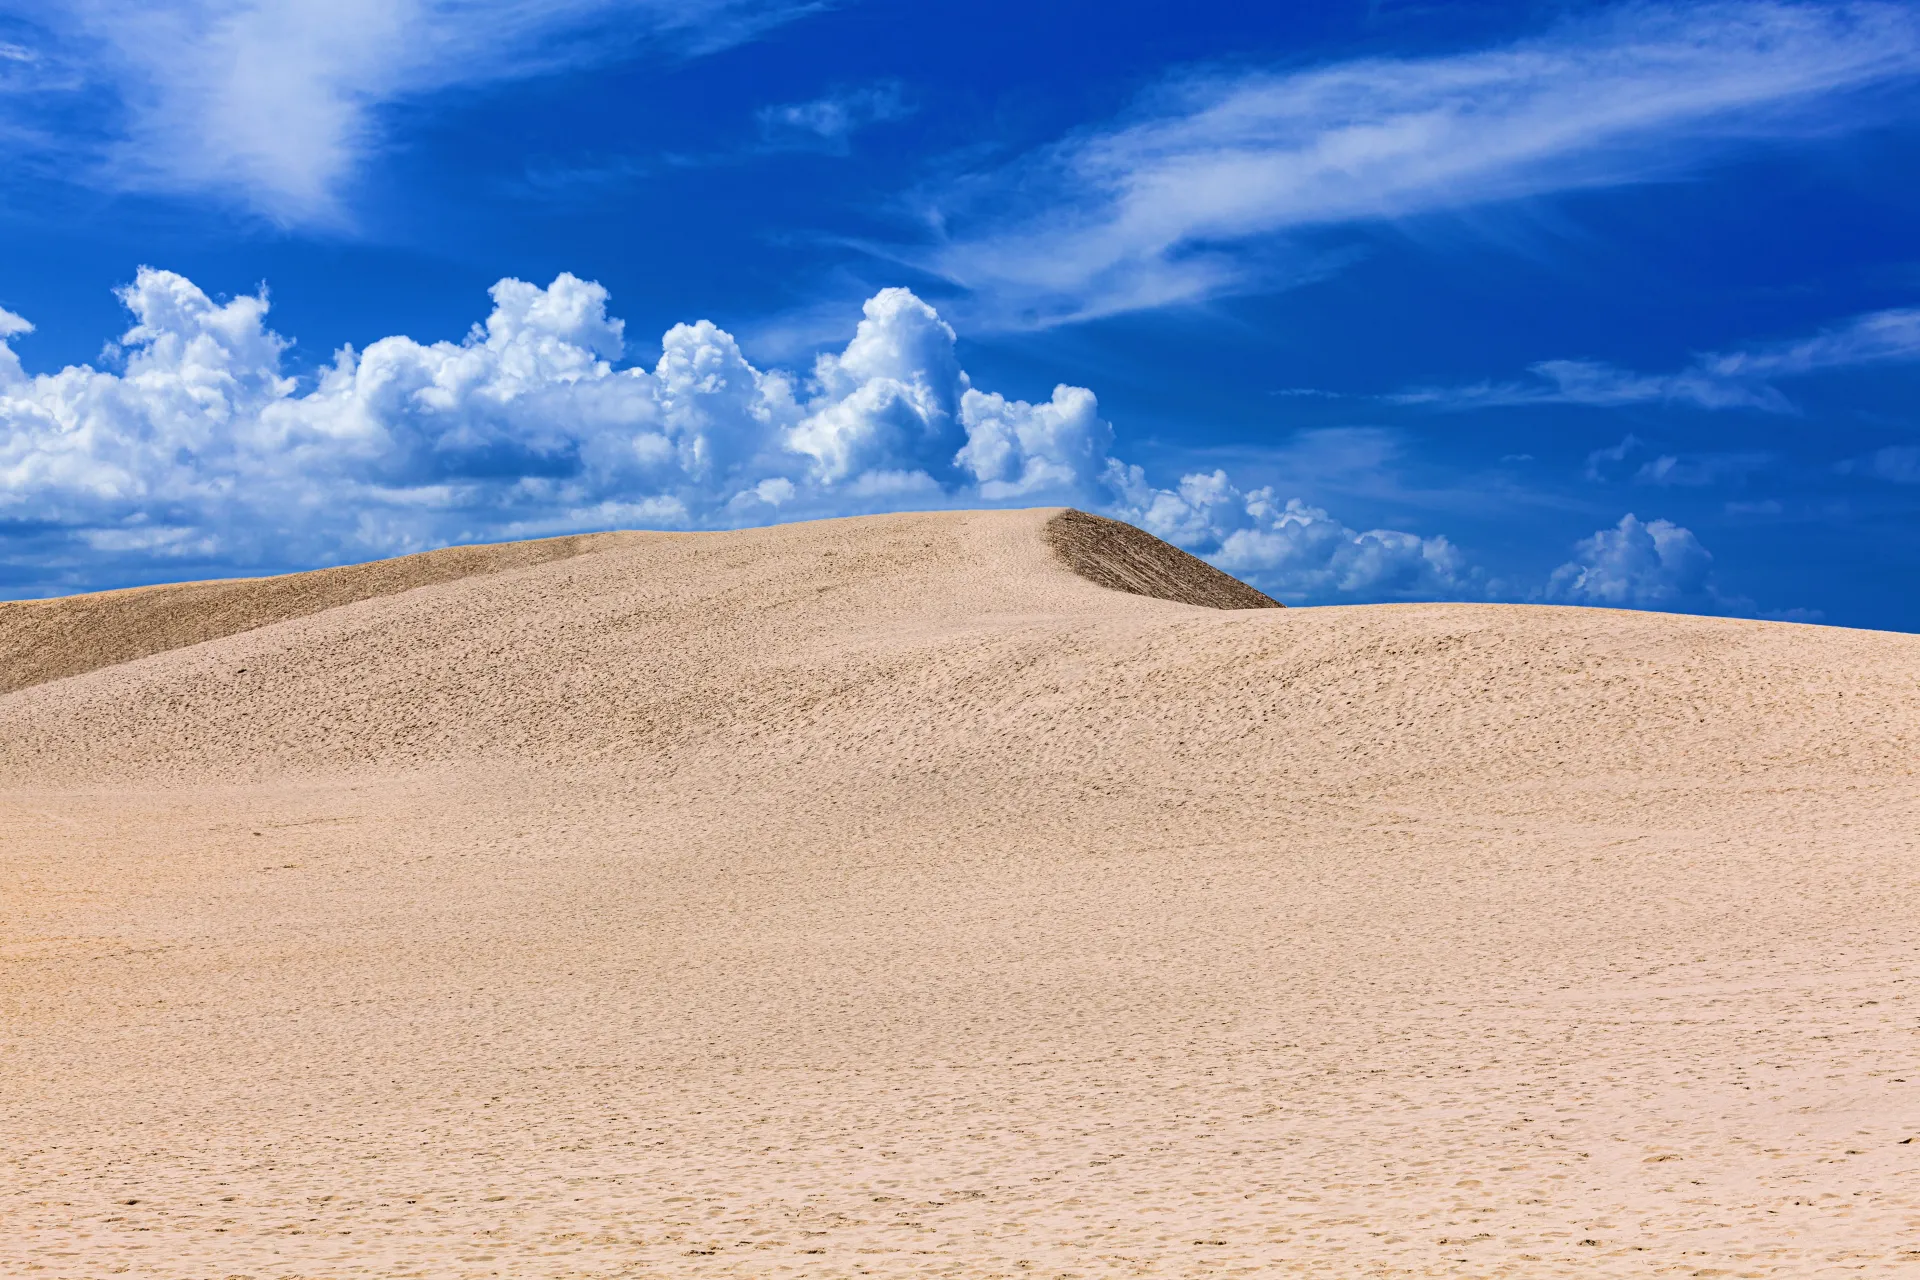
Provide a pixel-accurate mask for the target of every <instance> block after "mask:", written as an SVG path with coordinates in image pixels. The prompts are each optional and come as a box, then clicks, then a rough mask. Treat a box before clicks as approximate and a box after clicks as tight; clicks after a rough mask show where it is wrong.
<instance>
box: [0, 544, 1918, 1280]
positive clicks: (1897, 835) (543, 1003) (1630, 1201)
mask: <svg viewBox="0 0 1920 1280" xmlns="http://www.w3.org/2000/svg"><path fill="white" fill-rule="evenodd" d="M1057 514H1058V513H1056V512H1052V511H1034V512H999V513H942V514H932V515H901V516H882V517H872V518H865V519H858V520H845V521H831V522H822V523H815V524H804V525H792V526H786V527H782V528H774V529H763V530H753V531H744V532H737V533H724V534H609V535H599V536H597V537H594V538H589V539H581V540H574V541H572V542H570V543H568V544H566V545H565V546H564V547H562V546H560V545H559V544H553V543H548V544H524V545H522V546H521V547H520V548H517V549H505V550H499V551H491V552H471V553H464V554H463V556H461V557H452V558H451V559H454V560H458V562H459V564H460V565H465V566H466V567H465V568H458V567H457V566H456V567H449V566H448V564H447V563H445V562H446V561H447V560H448V559H449V557H445V556H443V557H442V562H441V563H440V564H439V566H438V567H437V568H431V570H429V569H424V568H422V567H421V563H422V562H420V561H418V560H417V558H416V559H414V560H408V561H399V562H393V563H391V564H389V565H387V566H385V567H381V568H378V569H377V570H367V571H365V572H364V573H362V574H361V576H360V577H359V578H353V577H352V575H350V574H349V575H348V577H347V581H348V583H349V586H345V587H343V586H340V585H339V584H338V583H337V582H336V583H335V585H333V586H329V587H324V588H322V587H320V586H318V585H314V584H313V583H311V582H310V583H309V585H308V586H306V587H300V586H299V585H298V582H299V580H297V579H277V580H276V579H268V580H263V581H262V582H260V583H256V584H253V585H252V586H249V585H247V584H234V585H228V586H222V587H219V588H217V589H215V588H150V589H147V594H146V596H144V597H141V598H140V600H139V602H138V603H137V605H135V606H129V605H127V604H125V603H124V601H125V600H126V599H127V598H129V596H130V595H137V594H138V593H115V595H114V596H102V597H88V598H79V599H76V600H73V601H65V602H62V601H52V602H44V603H37V604H34V605H31V606H25V605H20V606H6V607H0V655H4V662H0V678H3V679H4V680H5V681H6V683H5V684H4V685H0V687H5V688H8V689H11V690H12V691H11V692H7V693H5V694H4V695H0V876H4V884H5V885H6V891H5V894H4V897H3V898H0V959H3V960H4V963H3V964H0V1018H3V1019H4V1021H3V1022H0V1033H3V1034H4V1040H3V1042H0V1274H4V1275H7V1276H16V1275H17V1276H29V1277H40V1276H45V1277H55V1276H58V1277H75V1276H106V1275H127V1276H141V1277H166V1278H168V1280H187V1278H199V1277H237V1276H247V1277H263V1278H264V1277H335V1276H380V1277H389V1276H432V1277H453V1276H460V1277H466V1276H474V1277H479V1276H503V1277H562V1276H565V1277H602V1276H606V1277H611V1276H631V1277H641V1276H663V1277H664V1276H673V1277H680V1276H692V1277H698V1276H720V1275H728V1276H784V1275H792V1276H854V1275H874V1276H917V1275H928V1276H933V1275H939V1276H965V1277H974V1276H1018V1275H1045V1276H1081V1277H1093V1276H1136V1275H1139V1276H1190V1275H1226V1274H1245V1275H1263V1276H1264V1275H1296V1274H1297V1275H1313V1276H1329V1277H1344V1276H1529V1277H1531V1276H1554V1275H1576V1274H1577V1275H1581V1276H1596V1275H1597V1276H1613V1275H1618V1276H1644V1275H1730V1276H1732V1275H1739V1276H1796V1277H1798V1276H1818V1275H1827V1274H1833V1275H1849V1276H1857V1275H1874V1276H1878V1275H1890V1274H1914V1275H1917V1276H1920V1142H1916V1141H1914V1139H1915V1138H1916V1137H1917V1136H1920V999H1916V989H1915V988H1916V981H1917V980H1920V942H1917V941H1916V931H1915V926H1914V922H1915V921H1916V920H1920V857H1917V856H1916V855H1917V854H1920V850H1917V849H1916V845H1917V844H1920V837H1916V832H1920V777H1917V776H1916V773H1915V770H1916V762H1920V637H1914V636H1907V635H1893V634H1884V633H1873V632H1861V631H1848V630H1841V629H1836V628H1820V627H1808V626H1797V625H1791V624H1782V623H1765V622H1748V621H1730V620H1721V619H1706V618H1688V617H1674V616H1664V615H1656V614H1645V613H1626V612H1612V611H1604V610H1588V609H1567V608H1546V607H1519V606H1494V605H1400V606H1369V607H1353V608H1316V609H1277V608H1265V607H1241V608H1229V609H1220V608H1210V607H1206V605H1207V604H1208V603H1212V602H1225V603H1230V604H1233V603H1238V604H1244V605H1256V606H1257V605H1259V604H1260V603H1261V601H1260V600H1257V599H1254V598H1251V597H1243V596H1236V595H1231V594H1228V595H1225V596H1223V595H1221V594H1220V593H1222V592H1229V593H1230V592H1231V589H1230V588H1225V587H1222V586H1221V585H1220V584H1219V583H1218V582H1217V581H1215V580H1212V579H1209V578H1207V577H1206V576H1205V575H1204V574H1200V573H1199V572H1198V571H1191V572H1190V571H1188V570H1185V569H1182V568H1181V564H1182V562H1181V561H1180V560H1179V559H1178V558H1177V557H1172V558H1169V557H1167V556H1164V555H1162V554H1161V553H1160V552H1157V551H1156V552H1152V554H1148V553H1147V552H1146V551H1143V550H1142V544H1139V543H1138V542H1137V541H1135V542H1129V541H1127V540H1125V539H1118V538H1107V537H1104V536H1103V535H1102V533H1101V530H1100V528H1099V526H1086V525H1078V526H1076V527H1071V528H1069V527H1066V526H1064V525H1063V524H1060V523H1054V524H1051V525H1050V523H1049V522H1050V521H1054V520H1055V519H1056V516H1057ZM1102 564H1104V565H1105V566H1106V567H1105V568H1104V569H1103V568H1101V565H1102ZM1076 565H1077V566H1078V568H1076V567H1075V566H1076ZM331 572H334V573H335V574H341V573H343V572H345V571H331ZM410 575H421V576H419V577H418V579H417V581H416V579H415V578H414V577H412V576H410ZM1102 575H1104V578H1105V580H1107V581H1109V582H1111V583H1114V584H1116V585H1122V586H1125V585H1131V586H1133V587H1134V588H1135V589H1150V590H1152V591H1153V592H1154V594H1150V595H1142V594H1131V593H1128V592H1124V591H1120V590H1114V589H1110V587H1109V586H1103V585H1100V584H1099V582H1097V581H1095V578H1099V577H1101V576H1102ZM354 583H357V584H358V585H352V584H354ZM369 583H373V584H374V585H376V586H378V588H379V589H377V590H375V589H371V588H370V587H369V586H368V584H369ZM289 584H294V585H289ZM194 590H199V591H201V592H203V593H206V592H210V591H211V592H214V593H215V594H216V595H217V597H218V599H219V600H220V601H221V602H222V603H221V605H220V611H219V618H218V619H217V620H216V621H213V622H207V621H204V615H206V614H207V613H208V611H206V610H201V609H197V608H192V607H186V604H183V602H186V603H187V604H190V603H191V601H192V599H193V597H192V596H191V595H190V594H189V595H179V594H178V593H180V592H189V593H190V592H192V591H194ZM329 591H333V592H337V593H338V594H339V595H340V597H341V598H339V599H337V600H336V599H334V598H333V597H332V596H328V595H327V592H329ZM169 593H175V594H173V595H170V594H169ZM1164 596H1173V597H1175V598H1173V599H1167V598H1157V597H1164ZM1181 597H1185V598H1187V599H1188V600H1197V601H1199V602H1200V603H1191V602H1187V603H1183V602H1182V601H1181ZM116 600H117V601H119V602H118V603H116ZM316 600H317V601H318V603H314V602H315V601H316ZM170 601H171V603H170ZM309 603H314V607H312V608H307V607H306V604H309ZM183 618H184V619H186V621H184V622H183V621H181V619H183ZM156 619H159V620H160V621H156ZM168 619H170V621H169V620H168ZM195 619H202V620H201V621H194V620H195ZM195 627H199V628H200V630H195ZM23 635H24V636H28V637H30V640H29V641H22V640H21V637H22V636H23ZM46 637H64V639H61V640H59V641H58V642H57V643H56V642H55V641H52V640H48V639H46ZM50 645H52V646H54V647H55V648H57V649H58V650H59V652H52V651H50V650H49V647H48V646H50Z"/></svg>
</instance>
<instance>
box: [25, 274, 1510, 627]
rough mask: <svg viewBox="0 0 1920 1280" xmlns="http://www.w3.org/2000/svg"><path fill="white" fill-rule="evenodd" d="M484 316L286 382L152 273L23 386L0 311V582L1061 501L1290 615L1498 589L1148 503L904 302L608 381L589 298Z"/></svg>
mask: <svg viewBox="0 0 1920 1280" xmlns="http://www.w3.org/2000/svg"><path fill="white" fill-rule="evenodd" d="M491 294H492V301H493V307H492V310H491V312H490V313H489V315H488V316H487V318H486V319H485V320H484V321H483V322H482V323H480V324H477V325H475V326H474V327H473V329H472V331H471V332H470V333H468V334H467V336H466V337H465V338H464V339H463V340H462V341H459V342H434V343H421V342H417V341H415V340H414V339H412V338H409V337H405V336H393V337H386V338H381V339H379V340H378V341H375V342H372V343H369V344H368V345H367V346H366V347H365V348H363V349H356V348H354V347H345V348H342V349H341V350H340V351H339V352H337V353H336V354H335V356H334V357H333V359H332V361H331V362H330V363H328V364H327V365H325V366H324V367H322V368H321V369H320V370H319V371H318V373H317V374H316V375H314V376H312V377H310V378H306V379H296V378H295V377H294V376H292V375H291V374H290V373H289V372H288V371H287V369H286V368H285V356H286V352H287V348H288V343H287V342H286V340H285V339H283V338H281V337H280V336H279V335H278V334H276V333H275V332H274V331H273V330H272V329H271V328H269V327H268V325H267V315H268V299H267V297H266V295H265V294H264V293H261V294H258V295H248V296H242V297H238V298H232V299H228V300H225V301H218V300H215V299H213V298H210V297H208V296H207V294H206V293H205V292H203V291H202V290H201V289H200V288H198V287H197V286H196V285H194V284H193V282H192V281H190V280H188V279H187V278H186V277H184V276H181V275H178V274H175V273H173V272H169V271H158V270H153V269H150V268H142V269H141V270H140V272H139V273H138V274H137V276H136V277H135V279H134V281H133V283H132V284H130V285H128V286H127V287H126V288H125V289H123V290H121V291H120V300H121V301H122V303H124V304H125V306H126V307H127V310H128V311H129V313H130V314H131V317H132V320H133V324H132V326H131V327H130V328H129V329H128V330H127V331H126V332H125V333H124V334H123V335H122V336H121V337H120V339H119V341H118V343H117V344H115V346H114V348H112V350H115V351H117V352H118V353H119V355H118V357H117V359H118V362H119V367H117V368H104V369H102V368H94V367H92V366H88V365H78V366H70V367H68V368H65V369H61V370H59V371H58V372H54V373H45V374H30V373H28V372H27V371H26V370H25V369H23V368H22V366H21V364H20V362H19V360H18V358H17V357H16V355H15V354H14V352H13V350H12V348H11V347H10V346H9V345H8V344H7V341H6V339H9V338H11V337H13V336H16V335H18V334H21V333H25V332H27V331H28V330H29V329H30V328H31V326H30V325H29V324H28V323H27V322H26V320H24V319H23V318H21V317H19V316H16V315H14V314H13V313H11V312H6V311H0V533H3V534H4V541H0V563H4V564H7V565H10V566H11V573H10V576H11V577H12V578H13V579H14V581H15V582H16V583H17V584H22V585H24V588H25V589H28V590H33V589H42V590H44V589H51V588H53V587H56V586H63V585H66V586H86V585H106V584H109V583H112V582H116V581H126V580H129V579H133V578H141V577H152V576H156V575H160V576H164V575H165V574H166V572H167V571H166V570H165V569H164V568H162V567H161V566H164V565H166V564H169V563H173V564H182V563H186V562H191V563H192V564H194V565H195V566H208V567H210V568H212V569H213V570H215V571H218V570H228V571H231V570H236V569H240V568H245V567H251V566H261V565H266V566H274V567H288V566H297V565H309V564H318V563H325V562H332V561H338V560H343V559H355V558H366V557H369V556H374V555H381V554H393V553H397V552H405V551H413V550H420V549H424V548H426V547H431V546H436V545H442V544H445V543H448V542H456V541H480V540H488V539H500V538H512V537H532V536H538V535H542V534H550V533H560V532H566V531H571V530H580V529H594V528H611V527H652V528H660V527H667V528H713V527H727V526H733V525H740V524H750V523H759V522H765V521H768V520H775V519H796V518H807V517H812V516H822V515H843V514H851V513H856V512H862V511H882V510H894V509H900V508H902V507H928V506H935V507H939V506H953V505H981V504H995V503H1020V504H1024V505H1044V504H1051V503H1073V504H1076V505H1082V506H1087V507H1091V508H1094V509H1105V510H1110V511H1112V512H1113V513H1114V514H1116V515H1119V516H1121V517H1122V518H1127V519H1132V520H1135V521H1136V522H1137V523H1140V524H1141V525H1142V526H1144V527H1145V528H1148V529H1150V530H1152V531H1153V532H1155V533H1157V534H1160V535H1161V536H1164V537H1167V538H1169V539H1171V540H1173V541H1175V542H1178V543H1179V544H1180V545H1182V546H1185V547H1189V548H1191V549H1193V550H1194V551H1196V552H1198V553H1200V554H1202V555H1205V556H1208V557H1210V558H1211V559H1213V560H1214V561H1215V562H1216V563H1218V564H1220V565H1222V566H1223V567H1225V568H1227V569H1228V570H1230V571H1232V572H1235V573H1240V574H1243V575H1245V576H1248V577H1250V578H1252V579H1253V580H1254V581H1256V582H1259V583H1261V584H1262V585H1263V586H1266V587H1268V588H1269V589H1270V590H1273V591H1275V592H1277V593H1280V594H1282V595H1285V596H1287V597H1289V598H1293V599H1305V598H1315V597H1326V598H1340V597H1349V598H1375V597H1394V598H1398V597H1406V596H1414V595H1436V594H1437V595H1456V596H1457V595H1483V594H1486V593H1487V591H1488V590H1490V589H1491V587H1490V585H1489V584H1488V583H1486V581H1485V580H1484V578H1483V576H1482V575H1480V574H1479V573H1478V571H1477V570H1474V569H1472V568H1471V567H1470V566H1468V565H1467V564H1466V563H1465V560H1464V559H1463V557H1462V556H1461V555H1460V553H1459V552H1458V550H1457V549H1455V548H1454V547H1453V546H1452V545H1451V544H1450V543H1448V542H1447V540H1446V539H1445V538H1439V537H1430V538H1422V537H1419V536H1416V535H1414V534H1410V533H1403V532H1398V531H1395V530H1386V529H1374V530H1369V531H1366V532H1359V531H1356V530H1353V529H1351V528H1348V527H1347V526H1346V525H1345V524H1343V523H1341V522H1340V521H1338V520H1336V519H1334V518H1333V517H1332V516H1331V515H1329V514H1328V513H1327V512H1326V511H1324V510H1321V509H1319V508H1317V507H1312V506H1308V505H1305V504H1304V503H1302V502H1300V501H1298V500H1297V499H1295V500H1282V499H1280V498H1279V497H1278V496H1276V494H1275V492H1274V491H1273V490H1272V489H1271V488H1260V489H1255V490H1253V491H1251V492H1243V491H1242V490H1240V489H1239V488H1237V487H1236V486H1235V485H1234V484H1233V483H1232V482H1231V481H1230V480H1229V478H1228V477H1227V475H1226V474H1225V473H1224V472H1219V471H1216V472H1213V473H1210V474H1195V475H1189V476H1187V477H1185V478H1184V479H1183V480H1181V481H1180V482H1179V483H1178V484H1177V485H1175V486H1174V487H1172V488H1170V489H1159V488H1155V487H1154V486H1152V485H1151V484H1150V483H1149V482H1148V479H1147V476H1146V474H1145V472H1144V471H1143V470H1142V469H1141V468H1139V467H1137V466H1130V465H1128V464H1127V463H1125V462H1124V461H1122V460H1121V459H1119V458H1117V457H1115V456H1114V455H1113V453H1112V448H1113V441H1114V433H1113V428H1112V425H1111V424H1110V423H1108V422H1107V420H1106V419H1105V418H1103V417H1102V416H1101V414H1100V409H1099V403H1098V401H1097V400H1096V399H1095V397H1094V394H1093V392H1092V391H1090V390H1088V389H1086V388H1084V387H1073V386H1066V385H1061V386H1057V387H1055V388H1054V390H1053V393H1052V395H1051V396H1049V397H1048V398H1046V399H1042V400H1037V401H1033V402H1029V401H1026V400H1021V399H1018V398H1015V397H1012V396H1009V395H1006V394H1004V393H1002V392H997V391H990V390H986V389H984V388H980V387H976V386H974V385H973V380H972V378H971V377H970V376H969V375H968V374H967V372H966V371H965V370H964V369H963V368H961V366H960V362H959V358H958V356H957V354H956V350H955V345H956V336H955V334H954V331H953V329H952V327H951V326H949V325H948V324H947V323H946V321H945V320H943V319H942V318H941V317H940V315H939V314H938V313H937V312H936V311H935V310H934V309H933V308H932V307H931V306H929V305H927V303H925V302H924V301H922V300H921V299H920V298H918V297H916V296H915V295H914V294H912V293H911V292H909V291H908V290H905V289H883V290H881V291H880V292H879V293H877V294H875V295H874V296H873V297H872V298H870V299H868V301H867V302H866V304H865V306H864V307H863V309H862V313H861V317H860V320H859V322H858V324H857V326H856V328H855V330H854V333H853V336H852V338H851V339H850V340H849V341H848V342H847V343H846V344H845V345H844V346H843V347H841V348H839V349H838V350H832V351H828V352H826V353H823V354H821V355H820V356H819V357H818V358H817V359H816V360H815V361H814V364H813V367H812V369H811V370H810V371H809V372H807V373H804V374H803V373H798V372H791V371H783V370H778V369H760V368H756V367H755V366H754V365H753V363H752V362H751V361H749V360H748V359H747V358H746V356H745V355H744V354H743V353H742V351H741V350H740V346H739V344H738V343H737V342H736V341H735V340H734V338H733V337H732V335H730V334H728V333H727V332H726V331H725V330H723V329H721V328H719V327H718V326H716V325H714V324H713V323H711V322H710V321H706V320H701V321H697V322H694V323H689V324H680V325H675V326H674V327H673V328H672V329H670V330H668V332H667V333H666V335H665V336H664V337H663V338H662V340H661V354H660V357H659V359H658V360H657V361H655V362H654V363H653V365H652V367H650V368H646V367H633V366H623V365H622V363H621V362H622V357H623V355H624V353H625V351H626V348H627V335H626V332H625V326H624V325H623V323H622V322H621V321H620V320H619V319H618V318H616V317H614V316H612V315H611V314H609V312H608V296H607V292H606V290H605V289H603V288H602V287H601V286H600V285H598V284H595V283H593V282H591V281H586V280H581V279H579V278H577V277H575V276H572V275H566V274H563V275H561V276H559V277H558V278H556V279H555V280H554V281H552V283H550V284H548V285H546V286H545V287H541V286H538V285H534V284H530V283H528V282H526V281H522V280H512V279H508V280H502V281H500V282H499V283H498V284H496V285H494V286H493V289H492V290H491ZM87 566H91V569H88V568H87ZM16 589H19V588H16Z"/></svg>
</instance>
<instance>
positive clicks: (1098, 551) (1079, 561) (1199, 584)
mask: <svg viewBox="0 0 1920 1280" xmlns="http://www.w3.org/2000/svg"><path fill="white" fill-rule="evenodd" d="M1046 533H1047V545H1048V546H1050V547H1052V548H1053V550H1054V553H1055V554H1056V555H1058V556H1059V557H1060V559H1061V560H1063V561H1065V562H1066V565H1067V567H1068V568H1070V569H1072V570H1073V571H1074V572H1075V573H1077V574H1079V575H1080V576H1081V577H1083V578H1085V579H1087V580H1088V581H1089V582H1097V583H1099V584H1100V585H1101V586H1103V587H1110V588H1112V589H1113V590H1115V591H1126V592H1130V593H1132V594H1133V595H1137V596H1152V597H1154V598H1155V599H1159V600H1172V601H1175V602H1176V603H1179V604H1194V605H1201V606H1203V607H1205V608H1208V609H1281V608H1285V607H1286V606H1284V605H1282V604H1281V603H1280V602H1279V601H1278V600H1275V599H1272V598H1271V597H1269V596H1267V595H1266V594H1265V593H1263V592H1260V591H1256V590H1254V588H1252V587H1250V586H1248V585H1247V584H1246V583H1244V582H1242V581H1240V579H1238V578H1235V577H1233V576H1231V575H1230V574H1225V573H1222V572H1221V571H1220V570H1218V569H1216V568H1214V567H1213V566H1212V565H1210V564H1208V563H1207V562H1206V561H1205V560H1202V559H1200V557H1198V556H1194V555H1189V554H1188V553H1186V552H1185V551H1182V550H1180V548H1178V547H1176V546H1173V545H1172V544H1171V543H1167V542H1163V541H1161V540H1160V539H1159V538H1156V537H1154V536H1153V535H1152V534H1150V533H1147V532H1144V531H1143V530H1140V529H1136V528H1134V527H1133V526H1132V525H1130V524H1122V523H1121V522H1120V521H1118V520H1109V519H1107V518H1106V517H1104V516H1096V515H1089V514H1088V513H1086V512H1085V511H1076V510H1073V509H1072V508H1069V509H1067V510H1065V511H1062V512H1061V513H1060V514H1059V515H1056V516H1054V517H1053V518H1052V519H1050V520H1048V521H1047V526H1046Z"/></svg>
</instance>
